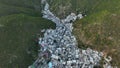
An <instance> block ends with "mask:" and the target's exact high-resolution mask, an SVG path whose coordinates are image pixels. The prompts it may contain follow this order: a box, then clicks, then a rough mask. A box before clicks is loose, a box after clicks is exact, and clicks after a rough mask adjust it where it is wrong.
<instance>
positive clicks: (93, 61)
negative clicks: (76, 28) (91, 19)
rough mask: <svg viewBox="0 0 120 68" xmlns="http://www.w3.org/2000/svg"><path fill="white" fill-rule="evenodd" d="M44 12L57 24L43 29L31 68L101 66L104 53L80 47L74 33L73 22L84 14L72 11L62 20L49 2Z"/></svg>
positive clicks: (87, 67)
mask: <svg viewBox="0 0 120 68" xmlns="http://www.w3.org/2000/svg"><path fill="white" fill-rule="evenodd" d="M44 1H45V0H44ZM42 13H43V18H46V19H49V20H51V21H53V22H54V23H55V24H56V28H55V29H47V30H45V29H44V30H42V32H44V37H42V38H39V45H40V50H39V54H38V56H39V57H38V59H37V60H36V61H35V62H34V63H33V65H31V66H29V68H32V67H33V68H94V67H95V66H99V62H100V60H101V57H102V56H103V53H102V52H97V51H94V50H92V49H90V48H87V49H86V50H83V49H80V48H78V47H77V40H76V38H75V36H73V35H72V29H73V27H72V23H73V22H74V21H75V20H76V19H77V18H79V19H81V18H82V14H79V15H75V14H74V13H71V14H70V15H68V16H67V17H66V18H65V19H62V20H60V19H59V18H58V17H56V16H55V15H54V14H52V12H50V10H49V4H48V3H47V2H46V4H45V8H44V10H43V11H42ZM107 68H108V67H107ZM110 68H112V67H110Z"/></svg>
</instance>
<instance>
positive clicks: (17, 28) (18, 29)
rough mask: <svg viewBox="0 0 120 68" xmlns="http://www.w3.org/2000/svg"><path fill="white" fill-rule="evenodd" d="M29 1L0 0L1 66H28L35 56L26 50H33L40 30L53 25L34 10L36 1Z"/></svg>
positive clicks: (3, 67)
mask: <svg viewBox="0 0 120 68" xmlns="http://www.w3.org/2000/svg"><path fill="white" fill-rule="evenodd" d="M30 3H31V2H30V0H29V1H28V0H20V1H18V0H11V1H6V0H4V1H0V68H27V67H28V65H31V64H32V63H33V60H34V59H33V57H34V55H33V56H31V55H28V54H27V49H28V48H30V49H36V47H37V45H36V44H35V43H34V40H35V38H36V37H38V34H41V33H40V30H41V29H44V28H53V26H55V25H54V24H53V23H52V22H51V21H48V20H45V19H43V18H41V17H40V15H41V14H40V12H39V11H40V10H39V9H40V8H39V9H34V7H33V6H35V5H37V4H36V3H38V2H36V3H35V2H33V3H35V5H33V4H30ZM31 46H32V47H33V48H31ZM32 51H33V50H32ZM33 52H35V51H33ZM33 52H32V53H33Z"/></svg>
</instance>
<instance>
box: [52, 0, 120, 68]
mask: <svg viewBox="0 0 120 68" xmlns="http://www.w3.org/2000/svg"><path fill="white" fill-rule="evenodd" d="M53 1H55V0H53ZM53 3H54V2H53ZM55 3H56V2H55ZM64 3H66V5H68V3H71V5H72V6H71V7H70V8H69V10H65V11H64V12H63V11H59V8H56V9H55V6H54V5H53V6H52V7H51V10H53V11H54V12H55V13H56V12H59V13H60V12H62V13H61V14H64V13H65V14H67V13H68V11H72V12H76V13H77V12H82V13H85V14H87V16H86V17H84V18H83V19H81V20H77V21H76V22H75V24H74V27H75V28H74V34H75V36H76V38H77V39H78V42H81V43H82V44H81V43H79V47H91V48H93V49H96V50H99V51H104V52H105V53H107V55H111V56H112V57H113V62H112V64H113V65H118V66H120V60H119V57H120V50H119V49H120V27H119V26H120V20H119V19H120V0H111V1H109V0H66V2H64ZM64 3H62V0H59V1H58V3H56V6H59V5H57V4H61V5H63V6H66V5H64ZM51 5H52V4H51ZM57 15H58V16H60V15H59V14H57Z"/></svg>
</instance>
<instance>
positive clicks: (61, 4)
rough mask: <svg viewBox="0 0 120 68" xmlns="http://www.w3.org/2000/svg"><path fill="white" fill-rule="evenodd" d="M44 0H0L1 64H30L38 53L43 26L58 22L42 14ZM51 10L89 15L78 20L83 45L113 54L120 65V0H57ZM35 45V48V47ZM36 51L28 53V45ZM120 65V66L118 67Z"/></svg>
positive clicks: (7, 67) (6, 67)
mask: <svg viewBox="0 0 120 68" xmlns="http://www.w3.org/2000/svg"><path fill="white" fill-rule="evenodd" d="M40 1H41V0H35V1H33V0H0V68H27V66H28V65H30V64H32V63H33V62H34V61H33V60H34V58H35V55H37V53H36V50H37V49H36V48H37V46H36V43H35V42H34V40H35V38H36V37H38V36H40V35H41V33H40V30H41V29H44V28H46V29H47V28H54V26H55V24H53V23H52V22H51V21H48V20H45V19H43V18H41V13H40V11H41V10H40V9H41V7H40ZM49 3H50V5H51V10H52V11H53V12H54V13H55V14H56V15H57V16H59V17H61V18H63V17H65V16H66V15H68V14H69V13H71V12H75V13H83V14H86V15H87V16H86V17H84V18H83V19H81V20H77V21H76V22H75V23H74V32H73V33H74V35H75V36H76V38H77V40H78V42H81V43H79V47H80V48H86V47H91V48H92V49H95V50H99V51H104V52H105V53H107V55H110V56H112V57H113V61H112V64H113V65H118V66H120V59H119V57H120V50H119V49H120V27H119V26H120V0H53V2H52V1H49ZM31 47H33V48H31ZM29 48H30V49H32V50H31V51H32V52H33V53H35V55H29V54H27V49H29ZM118 68H119V67H118Z"/></svg>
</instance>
